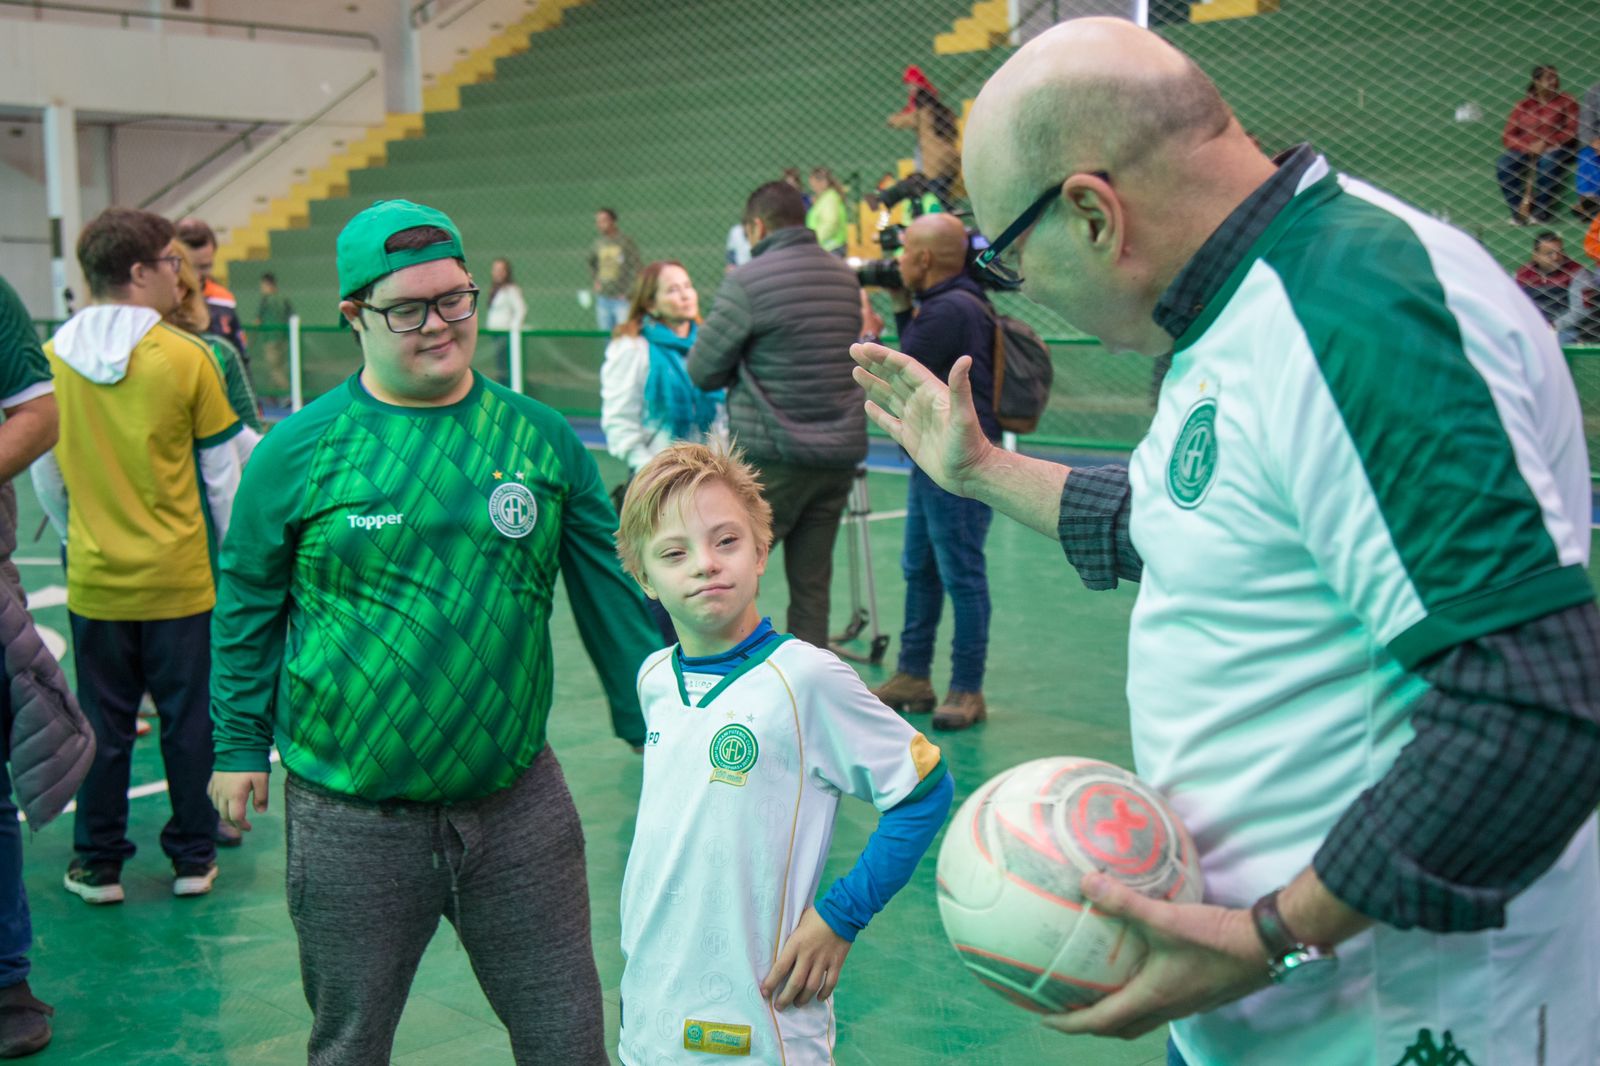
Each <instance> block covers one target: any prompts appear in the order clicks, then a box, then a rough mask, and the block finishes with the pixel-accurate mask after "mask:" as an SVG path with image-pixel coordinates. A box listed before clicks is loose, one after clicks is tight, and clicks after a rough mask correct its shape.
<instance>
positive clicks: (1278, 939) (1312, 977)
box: [1250, 888, 1339, 985]
mask: <svg viewBox="0 0 1600 1066" xmlns="http://www.w3.org/2000/svg"><path fill="white" fill-rule="evenodd" d="M1282 891H1283V889H1281V888H1279V889H1274V890H1273V891H1271V892H1268V893H1267V894H1266V895H1265V896H1262V897H1261V898H1260V899H1258V900H1256V902H1255V905H1254V906H1252V907H1251V908H1250V920H1251V921H1253V922H1254V923H1255V926H1256V935H1257V936H1259V937H1260V938H1261V943H1262V945H1263V946H1264V947H1265V948H1266V949H1267V974H1268V976H1270V977H1271V978H1272V981H1273V983H1274V984H1279V985H1282V984H1293V985H1308V984H1315V983H1316V982H1317V981H1318V980H1322V979H1326V978H1327V977H1328V976H1329V975H1331V974H1332V973H1333V971H1334V970H1336V969H1338V966H1339V957H1338V956H1337V955H1335V954H1334V952H1333V948H1332V947H1325V946H1322V945H1318V944H1307V943H1305V942H1304V941H1303V940H1301V939H1300V938H1299V937H1297V936H1295V935H1294V933H1292V932H1290V931H1289V926H1288V924H1287V923H1285V922H1284V920H1283V915H1282V914H1281V913H1280V912H1279V911H1278V893H1279V892H1282Z"/></svg>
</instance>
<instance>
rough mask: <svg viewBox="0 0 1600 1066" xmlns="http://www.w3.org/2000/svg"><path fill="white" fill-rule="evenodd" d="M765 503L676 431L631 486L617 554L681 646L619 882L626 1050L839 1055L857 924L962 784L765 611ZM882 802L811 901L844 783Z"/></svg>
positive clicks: (656, 682)
mask: <svg viewBox="0 0 1600 1066" xmlns="http://www.w3.org/2000/svg"><path fill="white" fill-rule="evenodd" d="M771 544H772V510H771V508H770V507H769V506H768V505H767V503H766V501H765V500H763V499H762V497H761V487H760V484H759V483H758V481H757V480H756V477H755V475H754V473H753V472H752V471H751V469H750V468H749V467H748V466H746V465H745V464H744V463H743V462H741V461H740V459H739V458H738V457H737V456H735V455H732V454H730V453H729V452H728V451H726V450H725V449H723V448H720V447H707V446H705V445H701V444H678V445H674V446H672V447H670V448H668V449H667V450H666V451H664V452H662V453H660V454H659V455H657V456H656V457H655V458H654V459H652V460H651V461H650V462H649V463H647V464H646V465H645V466H644V467H643V468H642V469H641V470H640V471H639V473H638V475H637V476H636V477H635V478H634V479H633V482H632V483H631V484H630V485H629V487H628V494H627V497H626V498H625V500H624V501H623V505H622V519H621V527H620V528H619V529H618V531H617V552H618V554H619V555H620V556H621V558H622V563H623V566H624V568H625V569H626V570H627V571H628V573H630V574H631V575H632V576H633V577H634V579H635V580H637V581H638V582H639V584H640V586H641V587H642V588H643V589H644V591H645V594H646V595H647V596H650V597H651V598H652V599H656V600H659V601H660V603H661V605H662V606H663V607H665V608H666V611H667V613H668V614H669V615H671V617H672V622H673V625H674V626H676V627H677V631H678V638H679V643H678V644H677V645H675V646H673V647H671V648H667V649H665V650H663V651H661V652H658V653H656V654H654V655H652V656H650V657H649V658H648V659H646V660H645V662H644V665H643V666H642V667H641V668H640V670H639V703H640V708H641V710H642V711H643V713H644V716H645V728H646V741H645V755H644V784H643V788H642V790H641V795H640V800H639V817H638V824H637V827H636V828H635V831H634V839H633V848H632V851H631V853H630V854H629V857H628V869H627V873H626V874H625V875H624V877H623V882H622V951H623V954H624V956H625V957H626V960H627V963H626V967H625V969H624V971H623V976H622V1034H621V1041H620V1047H619V1049H618V1052H619V1055H620V1057H621V1059H622V1061H623V1062H624V1063H627V1064H630V1066H631V1064H641V1063H647V1062H648V1063H649V1064H650V1066H656V1064H658V1063H666V1062H700V1061H703V1059H702V1057H701V1056H702V1055H704V1054H705V1053H707V1052H710V1053H712V1054H724V1055H740V1056H747V1057H748V1058H749V1060H750V1061H751V1062H761V1063H786V1064H788V1066H797V1064H805V1063H824V1062H831V1061H832V1053H833V1038H834V1023H833V1009H832V1003H831V1002H830V1001H829V997H830V995H831V993H832V992H833V989H834V987H835V986H836V985H837V984H838V980H839V970H840V967H841V966H842V964H843V963H844V959H845V955H846V954H847V953H848V952H849V950H850V945H851V943H852V942H853V941H854V940H855V937H856V934H857V933H859V932H860V931H861V930H862V929H863V928H865V926H866V924H867V922H868V921H870V920H871V918H872V916H873V915H874V914H876V913H877V912H878V911H879V910H881V909H882V908H883V906H884V905H885V904H886V903H887V902H888V901H889V899H890V897H892V896H893V895H894V893H895V892H897V891H898V890H899V889H900V888H901V887H903V886H904V885H905V884H906V882H907V881H909V880H910V879H911V875H912V873H913V872H914V871H915V869H916V866H917V863H918V861H919V860H920V859H921V858H922V855H923V853H924V852H925V851H926V850H927V848H928V846H929V845H930V844H931V843H932V842H933V838H934V836H935V835H936V834H937V833H938V831H939V827H940V826H941V825H943V824H944V819H945V815H946V814H947V813H948V811H949V808H950V799H951V796H952V795H953V793H954V784H953V782H952V781H951V779H950V775H949V774H948V773H947V772H946V769H945V765H944V762H943V761H942V759H941V758H940V754H939V749H938V748H937V747H935V746H934V745H933V744H931V743H929V742H928V740H927V739H926V738H925V737H923V735H922V734H921V733H919V732H917V731H916V730H915V729H912V728H911V727H910V726H909V725H907V724H906V723H905V722H904V721H903V720H901V719H900V718H898V717H897V716H896V715H895V714H894V713H893V712H891V711H890V710H889V709H888V708H887V707H885V706H884V705H883V704H882V703H880V702H879V701H878V700H877V699H876V698H874V697H873V695H872V694H871V693H870V692H869V691H867V688H866V686H865V685H863V684H862V682H861V679H860V678H858V677H857V676H856V674H855V672H854V671H853V670H851V669H850V668H849V667H848V666H845V665H844V664H843V663H841V662H840V661H839V660H838V658H836V657H835V656H834V655H833V654H832V653H830V652H827V651H824V650H822V649H820V648H817V647H814V646H812V645H810V644H807V643H806V642H805V641H802V640H798V639H796V638H794V637H791V636H787V635H781V634H778V633H776V632H774V630H773V628H772V623H771V622H770V621H769V620H768V619H765V618H762V617H761V614H760V612H759V611H758V610H757V609H756V592H757V586H758V582H759V580H760V577H761V575H762V573H764V572H765V570H766V564H767V554H768V551H769V550H770V548H771ZM841 793H843V794H848V795H852V796H855V797H858V798H860V799H863V800H866V801H868V802H870V803H871V804H872V805H873V806H875V807H877V808H878V810H879V811H881V812H883V818H882V820H881V821H880V822H879V823H878V828H877V830H876V831H875V832H874V833H873V835H872V837H871V839H870V840H868V842H867V846H866V848H865V850H864V851H863V852H862V854H861V857H860V858H859V859H858V860H857V861H856V863H855V866H854V867H853V868H852V869H851V870H850V872H849V873H847V874H846V875H845V876H844V877H841V878H840V879H839V880H838V881H836V882H835V883H834V884H833V886H832V887H831V888H829V889H828V891H827V893H826V894H825V895H824V896H823V897H822V898H821V899H820V900H817V901H816V903H815V905H814V906H813V905H812V901H813V899H815V897H816V892H817V888H818V886H819V883H820V880H821V877H822V865H823V862H824V860H825V859H826V858H827V855H828V844H829V840H830V838H831V837H832V835H833V819H834V812H835V810H836V809H837V807H838V802H839V796H840V794H841Z"/></svg>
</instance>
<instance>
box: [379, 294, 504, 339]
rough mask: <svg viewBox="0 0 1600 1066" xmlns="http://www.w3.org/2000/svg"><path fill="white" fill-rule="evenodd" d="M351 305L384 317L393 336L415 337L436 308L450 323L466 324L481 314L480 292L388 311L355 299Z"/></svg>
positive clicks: (402, 304)
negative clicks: (409, 335) (412, 334)
mask: <svg viewBox="0 0 1600 1066" xmlns="http://www.w3.org/2000/svg"><path fill="white" fill-rule="evenodd" d="M350 302H351V303H353V304H355V305H356V306H357V307H364V308H366V309H367V310H368V311H376V312H377V313H378V314H380V315H382V316H383V322H384V325H386V326H388V327H389V332H390V333H415V332H416V331H417V330H419V329H421V328H422V327H423V324H424V323H426V322H427V321H428V312H429V311H430V310H433V309H435V308H437V309H438V311H439V317H440V318H442V319H443V320H444V321H446V322H462V321H465V320H466V319H469V318H471V317H472V316H473V315H475V314H477V312H478V290H477V289H458V290H457V291H455V292H447V293H445V294H444V295H443V296H435V297H434V298H433V299H431V300H401V301H400V302H399V303H397V304H390V305H389V306H388V307H375V306H373V305H372V304H369V303H367V302H366V301H365V300H354V299H352V300H351V301H350Z"/></svg>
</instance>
